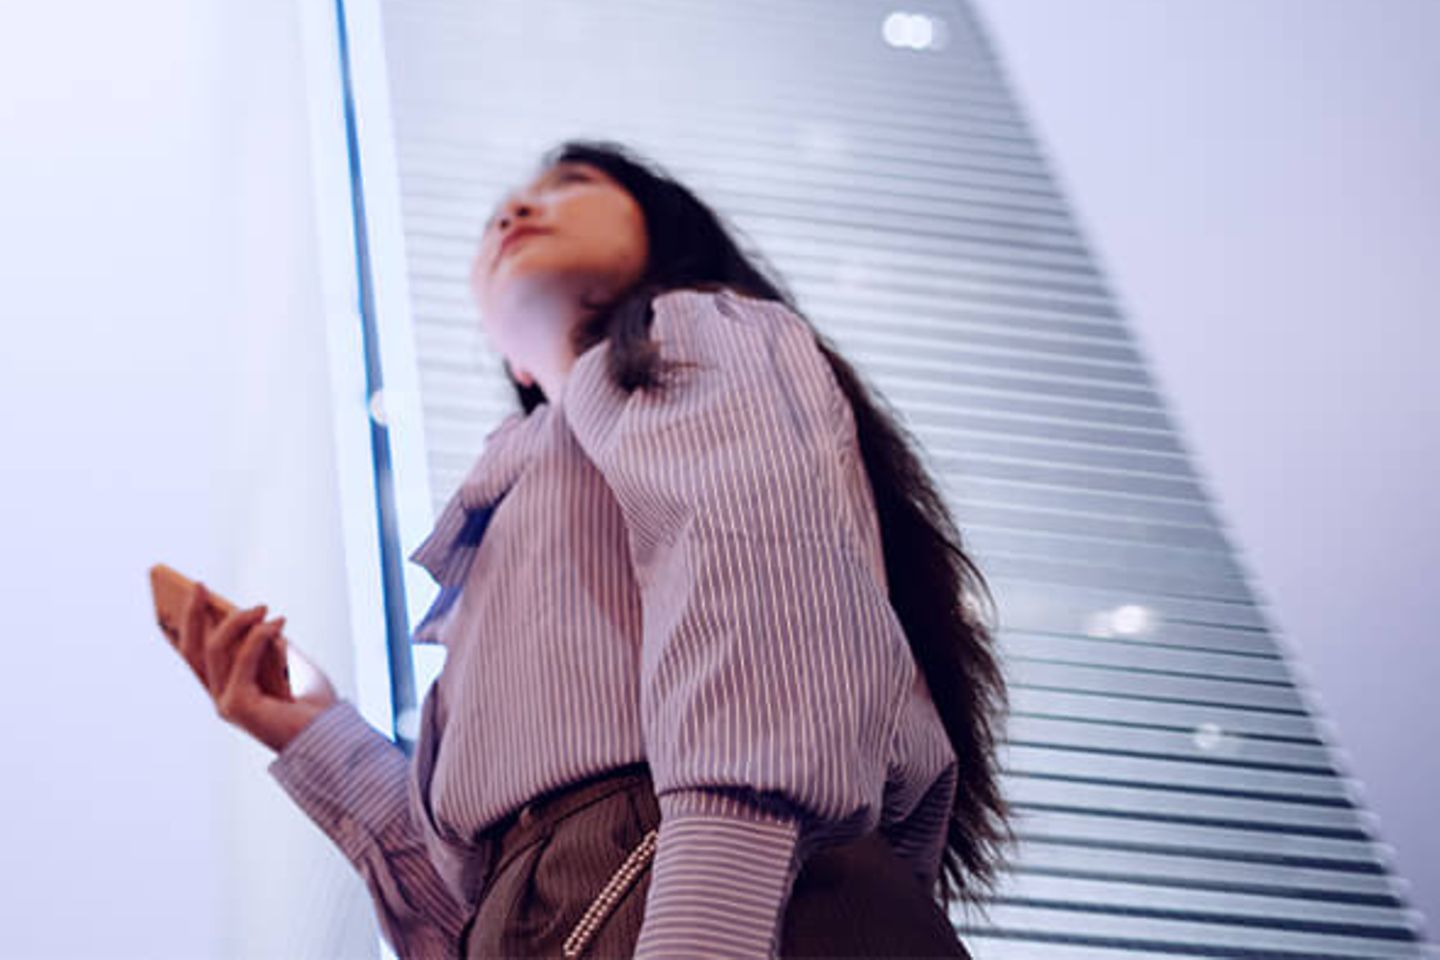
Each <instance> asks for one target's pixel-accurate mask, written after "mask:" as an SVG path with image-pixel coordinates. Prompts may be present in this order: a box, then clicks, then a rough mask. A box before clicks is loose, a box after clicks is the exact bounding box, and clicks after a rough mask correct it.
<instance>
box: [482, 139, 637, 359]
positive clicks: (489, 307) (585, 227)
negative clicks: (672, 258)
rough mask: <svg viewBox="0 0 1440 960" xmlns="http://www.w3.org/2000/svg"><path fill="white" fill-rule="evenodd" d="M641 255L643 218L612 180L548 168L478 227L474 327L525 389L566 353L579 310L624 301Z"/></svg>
mask: <svg viewBox="0 0 1440 960" xmlns="http://www.w3.org/2000/svg"><path fill="white" fill-rule="evenodd" d="M532 231H533V232H532ZM522 234H523V235H522ZM512 237H513V238H514V239H510V238H512ZM648 257H649V246H648V241H647V237H646V231H645V217H644V214H643V212H642V211H641V209H640V205H639V204H637V203H636V202H635V199H634V198H633V197H632V196H631V195H630V193H629V192H628V191H627V190H625V189H624V188H623V187H622V186H620V184H619V182H618V181H616V180H614V179H612V178H611V177H610V176H609V174H607V173H605V172H604V171H603V170H601V169H600V168H599V167H595V166H592V165H590V164H587V163H581V162H578V161H562V162H560V163H557V164H554V165H553V166H551V167H549V168H547V169H545V170H544V171H542V172H541V173H540V174H539V175H538V176H537V177H535V178H534V179H533V180H531V182H530V183H528V184H526V185H525V186H524V187H523V188H522V189H519V190H516V191H514V192H512V193H511V194H509V195H508V196H507V197H506V198H505V199H504V200H503V201H502V202H501V203H500V204H499V206H497V207H496V209H495V211H494V213H493V214H492V216H491V217H490V219H489V220H487V221H486V223H485V228H484V231H483V233H482V234H481V238H480V248H479V250H478V251H477V252H476V255H475V260H474V263H473V264H472V266H471V270H470V285H471V291H472V293H473V294H474V296H475V302H476V306H477V307H478V308H479V311H480V320H481V326H482V327H483V328H484V330H485V334H486V336H487V337H489V339H490V342H491V345H492V346H493V347H494V348H495V349H497V350H499V351H500V352H501V353H502V354H503V355H504V356H505V358H506V359H507V360H508V361H509V363H510V368H511V371H512V372H513V373H515V374H516V377H517V379H519V380H520V381H521V382H522V383H523V382H533V377H532V376H531V375H530V371H531V370H534V369H536V368H538V367H544V366H546V365H551V366H553V365H554V363H556V362H557V360H556V358H557V351H566V350H569V349H570V336H569V335H570V334H571V333H572V332H573V330H574V328H575V327H576V326H577V325H578V324H579V323H580V322H581V321H582V320H583V319H585V316H586V314H587V310H586V309H585V308H584V307H583V304H584V303H585V302H586V301H587V300H590V301H592V302H593V301H597V300H598V301H600V302H605V301H608V300H610V299H612V298H614V297H616V296H619V295H620V294H622V293H623V292H624V291H625V290H626V289H627V288H628V287H630V286H631V285H633V284H634V283H635V282H637V281H638V280H639V279H640V277H641V275H642V274H643V273H644V270H645V264H646V263H647V261H648Z"/></svg>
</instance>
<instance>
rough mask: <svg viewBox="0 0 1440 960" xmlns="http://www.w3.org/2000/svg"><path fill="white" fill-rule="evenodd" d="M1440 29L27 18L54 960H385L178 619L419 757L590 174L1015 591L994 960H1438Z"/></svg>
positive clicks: (15, 342)
mask: <svg viewBox="0 0 1440 960" xmlns="http://www.w3.org/2000/svg"><path fill="white" fill-rule="evenodd" d="M342 28H343V29H342ZM1437 30H1440V5H1437V4H1436V3H1434V2H1433V0H1379V2H1374V3H1362V2H1360V0H1310V2H1305V3H1301V2H1299V0H1247V2H1241V0H1208V2H1205V3H1201V2H1199V0H1090V2H1087V3H1075V2H1073V0H969V2H959V0H951V2H933V3H928V4H924V5H919V4H910V5H908V6H903V7H901V6H891V5H887V4H883V3H878V2H871V0H843V2H839V0H832V2H827V3H818V2H813V0H805V2H798V0H796V2H789V0H786V2H782V0H769V2H766V3H763V4H762V3H759V2H730V3H723V4H722V3H715V2H706V0H684V2H680V0H674V2H669V3H664V4H661V3H658V2H653V0H606V2H603V3H602V2H598V0H597V2H593V3H582V2H563V0H544V2H540V0H536V2H531V3H521V2H519V0H509V2H502V0H464V2H461V0H446V2H442V0H410V2H401V0H393V2H376V0H371V2H366V3H361V2H358V0H346V2H344V3H341V4H335V3H330V2H311V0H283V2H282V0H251V2H249V3H246V4H243V5H242V4H233V3H219V2H214V0H187V2H184V3H181V2H178V0H140V2H137V3H133V4H127V5H124V6H123V7H119V6H115V5H106V4H99V3H94V2H89V3H66V2H57V3H52V4H47V5H43V6H40V5H32V6H29V7H15V6H10V7H6V8H4V9H3V10H0V320H3V323H4V330H5V332H6V334H7V336H6V342H5V347H4V349H3V350H0V411H3V414H0V415H3V417H4V425H5V433H6V436H7V437H9V438H12V443H11V449H10V452H9V453H8V454H7V456H6V457H5V459H4V472H3V475H0V484H3V487H0V490H3V493H4V496H3V498H0V511H3V514H0V521H3V523H4V526H5V529H6V530H7V531H9V532H10V535H11V538H12V541H13V543H14V544H16V545H17V550H16V552H15V553H14V554H12V557H11V559H10V560H9V561H8V562H5V563H4V566H3V577H0V583H3V584H4V588H3V589H4V591H5V596H6V599H7V601H8V602H7V604H6V609H7V612H8V613H9V619H8V626H9V630H10V633H11V636H12V650H13V651H14V655H13V657H12V660H11V661H10V662H11V664H12V669H13V676H14V678H15V679H14V681H13V682H12V684H11V689H12V691H14V694H13V695H12V698H11V701H10V702H11V704H12V715H13V716H17V717H20V718H24V717H31V718H32V719H34V720H35V722H34V723H28V722H27V723H18V724H17V726H16V727H15V728H13V729H14V730H15V734H16V735H15V738H14V739H15V744H14V749H13V750H12V752H11V754H10V757H11V774H10V777H9V778H8V782H10V783H11V784H12V788H11V789H10V790H8V791H6V796H5V799H4V800H3V801H0V802H3V804H4V808H3V814H4V816H3V818H0V821H3V823H4V826H3V828H0V830H3V836H0V842H3V848H4V850H5V851H6V857H5V860H6V862H8V863H10V864H11V865H12V867H11V869H10V870H9V871H8V876H7V878H6V880H5V881H4V889H3V894H4V896H3V898H0V903H3V906H0V918H3V921H4V924H5V927H6V931H7V936H6V945H5V947H4V948H3V950H0V953H3V954H4V955H5V956H7V957H11V956H13V957H131V956H133V957H147V958H153V957H177V958H178V957H257V958H260V957H317V958H318V957H374V956H379V955H381V954H382V950H383V948H382V944H381V943H380V940H379V936H378V928H377V927H376V925H375V922H374V918H373V914H372V906H371V904H370V902H369V900H368V898H367V894H366V890H365V887H364V885H363V884H362V882H361V881H360V879H359V878H358V877H357V876H356V875H355V873H354V870H353V867H352V866H351V865H350V864H349V863H347V862H346V861H345V859H344V857H343V856H342V855H341V854H340V853H339V851H338V850H335V849H334V848H333V847H331V846H330V845H329V841H328V840H327V839H326V838H325V837H324V836H323V835H322V834H321V833H320V832H319V831H318V830H317V829H316V828H315V827H314V826H313V825H312V824H311V823H309V822H308V821H307V820H305V819H304V817H303V815H302V814H301V813H300V812H299V811H298V810H297V809H296V808H295V807H294V806H293V805H292V804H291V803H290V801H289V799H288V798H287V797H286V796H285V794H284V793H283V792H282V791H281V790H280V789H279V787H278V786H277V785H276V784H275V783H274V782H273V781H271V780H270V779H269V777H268V776H267V775H266V771H265V765H266V763H267V762H268V761H269V760H270V759H271V757H272V754H270V752H269V751H268V750H267V749H266V748H264V747H262V746H260V745H258V744H256V743H254V742H252V741H249V740H248V739H247V738H246V737H245V735H244V734H242V733H241V732H239V731H237V730H234V729H232V728H230V727H228V726H226V725H225V724H224V723H223V722H222V721H220V720H219V718H218V717H216V715H215V714H214V711H213V708H212V707H211V706H210V702H209V700H208V698H206V697H205V696H204V695H203V692H202V691H201V690H200V689H199V687H198V685H197V684H196V683H195V681H194V678H193V677H192V676H191V674H190V673H189V671H188V668H187V667H185V665H184V664H183V662H182V661H181V660H180V659H179V657H178V656H176V655H175V654H174V653H173V652H172V651H171V650H170V649H169V648H168V647H167V646H166V644H165V642H164V640H163V638H162V636H161V634H160V633H159V631H158V630H157V629H156V628H155V625H154V623H153V616H152V613H151V608H150V598H149V594H148V584H147V582H146V570H147V569H148V567H149V565H150V564H152V563H155V562H165V563H169V564H171V565H172V566H175V567H177V568H178V569H180V570H182V571H184V572H187V573H190V574H192V575H194V576H197V577H200V578H201V579H203V580H205V582H206V583H207V584H208V585H210V586H211V587H212V588H214V589H215V590H217V591H219V592H221V593H224V594H225V595H227V596H230V597H231V598H233V599H235V600H236V601H237V602H239V603H242V604H244V605H250V604H254V603H259V602H265V603H267V604H269V606H270V608H271V610H272V611H273V612H276V613H284V614H286V615H287V616H288V625H287V630H286V632H287V635H288V636H290V637H291V638H292V639H293V641H294V642H295V643H297V644H298V645H300V646H302V647H303V648H304V649H305V650H306V651H307V652H308V653H310V654H311V655H312V656H314V657H315V658H316V659H317V660H318V661H320V663H321V665H322V666H323V667H324V668H325V669H326V670H327V671H328V672H329V674H330V675H331V677H332V678H333V679H334V680H335V682H336V685H337V687H339V688H340V690H341V693H342V695H345V696H347V697H348V698H350V699H352V700H354V701H355V702H356V703H357V704H359V705H360V706H361V707H362V710H363V712H364V713H365V715H366V716H367V717H368V718H369V719H370V720H371V721H372V722H373V723H374V724H375V725H376V726H377V727H378V728H380V729H382V730H384V731H385V732H386V733H387V734H391V735H393V736H395V737H396V739H397V741H398V742H399V743H401V744H402V745H404V744H406V743H407V742H408V736H409V735H410V734H413V716H414V714H413V710H414V708H415V705H416V703H418V702H419V699H420V697H422V696H423V694H424V691H425V689H426V687H427V685H428V683H429V682H431V680H433V677H434V675H435V673H436V671H438V670H439V669H440V668H441V665H442V664H441V662H439V661H436V660H434V659H433V657H434V656H435V654H436V651H434V650H419V649H417V650H413V651H412V650H410V649H409V647H408V642H407V639H406V635H405V623H406V622H407V620H408V622H410V623H413V622H414V621H415V619H416V613H417V611H421V610H423V609H424V607H425V605H426V604H427V602H428V600H429V599H430V594H429V592H428V591H429V589H430V588H429V584H428V582H427V581H426V579H425V578H424V577H423V571H419V570H418V568H416V569H415V570H409V569H407V570H405V571H404V574H403V578H402V579H401V581H400V582H396V581H395V580H394V579H393V578H392V579H389V580H387V579H386V578H385V577H384V576H383V574H382V570H383V568H384V564H385V563H390V562H393V561H394V559H395V558H396V557H403V555H404V554H405V553H408V552H409V550H410V549H412V548H413V546H414V545H415V544H417V543H418V540H419V539H420V538H421V537H422V536H423V534H424V533H425V532H426V530H427V529H428V524H429V522H430V520H431V516H432V513H433V511H434V510H435V509H436V508H437V506H438V504H439V503H441V502H443V499H444V498H445V497H446V496H448V494H449V492H450V491H451V490H452V489H453V487H454V485H455V483H457V482H458V480H459V477H460V476H461V475H462V474H463V471H464V469H465V468H466V467H467V466H468V464H469V462H470V461H472V460H473V458H474V456H475V455H476V453H478V449H479V440H480V438H482V437H483V435H484V432H485V431H486V429H487V428H488V425H489V424H490V423H492V422H493V421H494V420H495V419H496V418H497V417H498V416H500V415H502V414H503V413H504V412H506V411H507V410H508V409H509V407H508V404H510V402H511V398H510V397H509V395H508V394H507V393H506V391H505V389H504V383H503V381H502V380H501V379H500V377H499V367H498V361H497V360H496V358H494V357H493V356H490V355H489V354H488V352H487V351H486V350H485V349H484V345H483V342H482V341H481V340H480V339H479V338H478V335H477V333H478V332H477V331H476V330H475V329H474V325H473V310H471V309H470V307H469V305H468V304H467V303H466V301H465V297H464V291H463V284H461V282H460V281H461V278H463V275H464V270H465V266H466V263H467V261H468V258H469V255H470V252H471V250H472V249H473V241H474V237H475V236H476V235H477V233H478V226H479V224H478V220H479V217H478V213H479V212H480V211H483V210H485V209H487V208H488V206H489V205H490V203H491V202H493V199H494V198H495V197H497V196H498V194H499V192H500V191H501V190H502V189H504V188H506V187H508V186H510V185H512V184H513V183H515V182H517V181H518V180H519V179H521V178H522V177H523V176H524V175H525V173H526V172H527V171H529V170H531V169H532V168H533V164H534V162H535V161H536V160H537V159H538V155H539V153H540V151H541V150H543V149H544V148H545V147H547V146H550V145H552V144H553V143H554V142H556V141H558V140H559V139H560V138H562V137H564V136H568V135H585V136H611V137H615V138H617V139H623V140H625V141H627V142H630V143H633V144H635V145H636V146H637V147H638V148H640V149H641V150H642V151H643V152H645V153H647V154H648V155H650V156H652V157H653V158H654V159H655V160H657V161H659V162H660V163H661V164H662V165H664V166H665V167H666V168H667V169H669V170H670V171H672V172H673V173H675V174H676V175H677V176H680V177H681V179H683V180H685V181H686V182H687V183H690V184H692V185H694V186H695V187H696V188H697V189H698V190H699V192H700V193H701V194H702V196H704V197H705V198H707V199H708V200H710V201H711V202H713V203H714V204H715V205H716V206H717V207H718V208H719V209H720V210H721V211H722V212H724V213H726V214H727V215H729V216H730V218H731V220H732V222H733V223H734V224H735V225H736V226H737V228H739V229H740V230H741V231H742V233H743V234H744V235H745V236H746V237H747V238H748V240H749V241H750V242H751V243H752V244H753V246H754V248H756V249H758V250H760V251H761V252H762V253H764V254H765V255H766V256H767V257H768V258H769V259H770V260H771V261H772V262H773V263H774V264H775V265H776V267H777V268H778V270H779V271H780V273H781V275H782V276H783V277H784V278H785V279H786V280H788V281H789V282H790V284H791V286H792V287H793V289H794V290H795V291H796V293H797V295H798V299H799V301H800V304H801V306H802V307H804V308H806V310H807V313H808V315H809V316H810V317H811V319H812V320H813V321H814V322H815V323H816V325H817V326H819V327H821V328H822V329H825V330H826V331H827V332H830V333H831V334H832V335H833V336H834V338H835V339H836V341H837V343H838V344H839V345H840V346H841V347H842V349H843V350H844V352H845V353H846V354H847V355H848V356H851V357H853V358H854V359H856V361H857V365H858V366H860V367H861V369H862V370H863V371H865V373H866V374H867V376H868V377H869V379H870V380H871V382H872V383H873V384H874V385H875V386H877V387H878V388H879V389H880V390H881V391H882V392H883V393H884V394H885V395H886V396H889V397H891V398H892V399H894V401H895V402H896V405H897V407H898V408H899V409H900V410H901V411H902V413H903V414H904V416H905V419H906V421H907V423H909V424H910V425H911V427H912V429H913V430H914V432H915V433H916V435H917V436H918V437H920V438H921V440H922V441H923V442H924V444H925V447H926V450H927V452H928V454H929V457H930V462H931V463H932V465H933V466H934V468H935V469H936V471H937V474H938V475H940V476H941V477H942V480H943V483H944V485H945V489H946V492H947V494H948V495H949V496H950V498H951V500H952V502H953V504H954V506H955V509H956V513H957V517H958V518H959V521H960V525H961V527H962V530H964V531H966V533H967V536H968V537H969V538H970V542H971V543H972V544H973V545H974V546H975V548H976V550H977V552H978V554H979V557H980V559H981V561H982V567H983V568H984V569H985V570H986V571H987V573H988V574H990V575H991V576H992V583H993V584H994V585H995V587H996V589H997V595H998V597H999V599H1000V601H1001V608H1002V609H1001V612H1002V621H1003V624H1004V627H1005V630H1004V633H1003V636H1002V639H1003V644H1004V649H1005V651H1006V653H1007V655H1008V658H1009V664H1010V668H1011V670H1012V675H1013V677H1014V682H1015V690H1016V695H1017V717H1016V722H1015V724H1014V729H1013V731H1012V742H1011V743H1010V744H1009V746H1008V749H1007V758H1006V759H1007V770H1008V771H1009V774H1010V776H1009V779H1008V781H1007V783H1008V785H1009V787H1010V788H1011V790H1012V792H1013V795H1014V796H1015V797H1016V798H1017V800H1018V801H1019V802H1020V808H1021V812H1022V815H1023V820H1022V830H1021V832H1022V836H1023V837H1024V839H1025V847H1024V856H1023V858H1022V860H1021V862H1020V864H1019V865H1018V869H1017V870H1016V871H1015V873H1014V875H1013V877H1011V878H1010V882H1009V885H1008V886H1007V888H1006V890H1005V892H1004V896H1003V897H1002V898H1001V899H1000V901H998V902H997V903H996V904H995V905H994V909H993V910H992V911H991V917H990V918H989V919H988V920H987V921H984V922H981V921H980V920H979V919H976V918H971V917H965V916H960V915H958V914H957V915H956V918H955V919H956V922H957V924H959V925H961V926H962V928H963V929H964V931H965V933H964V936H965V938H966V941H967V943H968V944H970V945H971V948H972V952H974V953H975V955H976V956H977V957H979V958H1002V957H1041V958H1045V957H1057V958H1062V957H1063V958H1072V957H1073V958H1088V957H1110V958H1129V957H1138V956H1165V955H1177V954H1188V955H1205V956H1269V957H1294V958H1301V957H1319V956H1326V957H1342V956H1343V957H1359V956H1363V957H1408V956H1420V955H1425V954H1422V951H1423V949H1424V948H1423V947H1422V945H1421V944H1420V943H1419V942H1418V940H1417V938H1419V937H1421V936H1423V935H1425V931H1426V929H1427V928H1425V927H1424V924H1423V918H1422V914H1423V915H1424V916H1428V917H1429V918H1430V921H1431V924H1430V929H1433V923H1434V918H1435V917H1436V916H1440V866H1437V864H1440V833H1437V831H1436V830H1435V829H1434V828H1433V827H1432V825H1431V824H1430V823H1429V822H1428V820H1427V816H1428V815H1429V814H1430V812H1431V811H1432V810H1433V809H1434V806H1435V803H1434V798H1435V796H1436V793H1437V785H1440V754H1437V752H1436V751H1435V749H1434V747H1433V740H1434V735H1435V734H1436V732H1437V730H1436V722H1435V720H1434V718H1433V713H1432V712H1431V711H1429V710H1427V709H1426V704H1427V702H1428V696H1427V695H1428V694H1429V693H1430V692H1431V691H1433V690H1434V689H1436V687H1437V685H1440V655H1437V653H1436V649H1435V640H1434V639H1433V634H1434V628H1433V627H1432V624H1434V623H1435V622H1436V621H1437V617H1440V599H1437V596H1436V591H1435V590H1434V589H1433V588H1432V587H1431V583H1430V579H1431V578H1432V577H1433V572H1434V571H1435V570H1436V569H1437V567H1440V563H1437V561H1440V547H1437V545H1436V544H1437V542H1440V538H1437V536H1436V535H1437V533H1440V529H1437V527H1440V522H1437V518H1440V501H1437V496H1436V493H1435V490H1436V487H1437V473H1440V471H1437V458H1440V440H1437V438H1440V431H1437V429H1436V426H1437V413H1440V386H1437V383H1436V380H1435V378H1434V376H1433V375H1432V373H1431V370H1430V369H1429V367H1430V365H1431V364H1432V363H1433V357H1434V356H1435V355H1436V351H1437V347H1440V334H1437V332H1436V327H1435V324H1434V319H1435V317H1436V315H1437V309H1440V292H1437V287H1436V284H1435V282H1434V279H1433V274H1434V270H1435V265H1436V264H1437V263H1440V182H1437V179H1436V177H1435V176H1434V172H1433V171H1434V170H1436V169H1440V60H1437V58H1436V57H1435V56H1434V51H1433V41H1434V37H1435V36H1436V35H1437ZM381 383H383V390H381V391H380V393H379V394H378V395H377V394H376V392H375V386H376V384H381ZM377 424H378V425H379V427H380V428H381V429H380V430H378V431H377V432H372V431H373V430H374V428H375V426H376V425H377ZM377 436H379V437H381V438H382V439H383V441H384V443H385V445H386V446H385V449H386V457H385V458H379V457H377V455H376V452H375V447H374V445H373V444H374V442H375V437H377ZM407 566H413V565H407ZM1429 955H1433V954H1429Z"/></svg>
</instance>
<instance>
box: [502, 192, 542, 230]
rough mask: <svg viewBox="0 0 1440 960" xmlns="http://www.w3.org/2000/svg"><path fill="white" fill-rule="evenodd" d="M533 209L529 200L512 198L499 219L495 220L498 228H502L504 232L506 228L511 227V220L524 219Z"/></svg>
mask: <svg viewBox="0 0 1440 960" xmlns="http://www.w3.org/2000/svg"><path fill="white" fill-rule="evenodd" d="M532 211H533V208H532V207H531V205H530V204H529V203H528V202H527V201H524V200H512V201H511V202H510V203H508V204H506V206H505V209H504V211H503V212H501V214H500V217H499V219H497V220H496V221H495V226H496V228H497V229H499V230H500V232H501V233H504V232H505V230H506V229H508V228H509V226H510V221H512V220H523V219H525V218H526V217H528V216H530V214H531V212H532Z"/></svg>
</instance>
